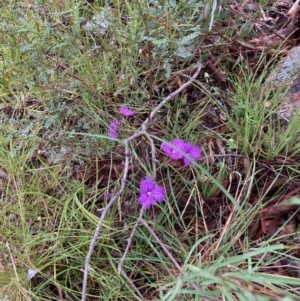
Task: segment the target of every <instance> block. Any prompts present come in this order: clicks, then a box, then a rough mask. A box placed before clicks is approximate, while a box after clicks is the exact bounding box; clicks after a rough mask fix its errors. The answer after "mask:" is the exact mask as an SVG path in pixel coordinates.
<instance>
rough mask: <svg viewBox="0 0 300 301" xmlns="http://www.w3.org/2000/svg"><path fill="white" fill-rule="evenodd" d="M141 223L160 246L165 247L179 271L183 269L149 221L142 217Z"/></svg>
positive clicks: (164, 249)
mask: <svg viewBox="0 0 300 301" xmlns="http://www.w3.org/2000/svg"><path fill="white" fill-rule="evenodd" d="M141 224H142V225H143V226H144V227H145V228H146V229H147V230H148V231H149V232H150V234H151V235H152V236H153V238H154V239H155V240H156V241H157V242H158V244H159V245H160V247H161V248H162V249H163V251H164V252H165V253H166V255H167V256H168V257H169V259H170V260H171V261H172V262H173V264H174V265H175V266H176V268H177V269H178V270H179V271H181V266H180V265H179V263H178V262H177V261H176V260H175V258H174V257H173V255H172V254H171V253H170V252H169V250H168V249H167V248H166V246H165V245H164V244H163V242H162V241H161V240H160V239H159V237H158V236H157V235H156V234H155V233H154V231H153V230H152V229H151V227H150V226H149V225H148V223H147V222H146V221H145V220H144V219H143V218H141Z"/></svg>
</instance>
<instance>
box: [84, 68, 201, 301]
mask: <svg viewBox="0 0 300 301" xmlns="http://www.w3.org/2000/svg"><path fill="white" fill-rule="evenodd" d="M196 66H197V67H198V68H197V70H196V72H195V74H194V75H193V77H191V78H190V80H188V81H187V82H186V83H185V84H183V85H182V86H181V87H180V88H179V89H177V90H176V91H174V92H173V93H171V94H170V95H168V96H167V97H166V98H165V99H164V100H163V101H162V102H161V103H160V104H159V105H157V106H156V107H155V108H154V109H153V111H152V112H151V114H150V116H149V117H148V118H147V119H146V120H145V121H144V122H143V123H142V125H141V127H140V128H139V129H138V130H137V131H136V132H135V134H133V135H132V136H130V137H129V138H127V139H125V140H123V143H124V149H125V166H124V173H123V177H122V179H121V187H120V189H119V191H118V192H117V193H115V194H114V195H113V196H112V198H111V200H110V201H109V202H108V204H107V205H106V206H105V208H103V210H102V214H101V217H100V219H99V221H98V224H97V227H96V229H95V232H94V235H93V238H92V240H91V243H90V247H89V251H88V254H87V256H86V259H85V266H84V276H83V283H82V293H81V301H85V300H86V290H87V280H88V273H89V265H90V260H91V257H92V254H93V251H94V248H95V245H96V241H97V238H98V236H99V234H100V231H101V229H102V224H103V222H104V219H105V217H106V215H107V213H108V211H109V209H110V208H111V206H112V205H113V204H114V203H115V201H116V200H117V199H118V198H119V197H120V195H121V194H122V192H123V191H124V189H125V185H126V181H127V176H128V170H129V158H130V156H128V154H129V152H130V150H129V143H130V142H131V141H133V140H135V139H136V138H138V137H140V136H143V135H144V136H146V138H147V139H148V140H149V141H150V145H151V153H152V168H153V172H155V173H156V158H155V147H154V143H153V140H152V139H151V138H150V136H149V134H148V133H147V125H148V124H149V122H150V121H151V120H152V119H153V118H154V116H155V115H156V113H157V112H158V111H159V110H160V109H161V108H162V107H163V106H165V105H166V104H167V103H168V102H169V101H170V100H171V99H173V98H174V97H175V96H177V95H178V94H179V93H180V92H182V91H183V90H184V89H186V88H187V87H188V86H189V85H191V84H192V82H193V81H194V80H195V79H196V78H197V77H198V75H199V73H200V71H201V68H202V65H201V63H197V65H196ZM155 176H156V175H154V178H155ZM136 227H137V226H136ZM124 258H125V257H124ZM123 276H124V275H123ZM135 290H136V289H135ZM139 295H140V294H139Z"/></svg>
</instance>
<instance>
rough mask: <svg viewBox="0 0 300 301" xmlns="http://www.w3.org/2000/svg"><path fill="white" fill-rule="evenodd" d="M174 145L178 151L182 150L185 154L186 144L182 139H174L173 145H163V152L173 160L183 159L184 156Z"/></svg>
mask: <svg viewBox="0 0 300 301" xmlns="http://www.w3.org/2000/svg"><path fill="white" fill-rule="evenodd" d="M172 145H173V146H175V148H178V149H180V150H182V151H183V152H185V142H184V141H183V140H180V139H174V140H173V141H172V142H171V144H167V143H163V144H162V145H161V148H162V150H163V151H164V152H165V153H166V154H167V155H169V156H170V157H171V158H172V159H174V160H179V159H182V158H183V155H182V154H181V153H179V152H178V151H177V150H176V149H175V148H174V147H173V146H172Z"/></svg>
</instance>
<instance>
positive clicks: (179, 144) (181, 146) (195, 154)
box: [161, 139, 202, 166]
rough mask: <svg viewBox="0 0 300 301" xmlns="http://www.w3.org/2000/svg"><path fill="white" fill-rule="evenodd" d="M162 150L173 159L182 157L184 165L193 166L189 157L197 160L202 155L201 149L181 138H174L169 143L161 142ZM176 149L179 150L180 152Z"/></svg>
mask: <svg viewBox="0 0 300 301" xmlns="http://www.w3.org/2000/svg"><path fill="white" fill-rule="evenodd" d="M161 148H162V150H163V151H164V152H165V153H166V154H167V155H169V156H170V157H171V158H172V159H174V160H179V159H183V163H184V165H189V166H193V163H192V162H191V159H193V160H197V159H200V158H201V157H202V154H201V149H200V147H199V146H197V145H193V144H191V143H190V142H186V141H184V140H181V139H174V140H173V141H172V142H171V143H168V144H167V143H162V145H161ZM176 149H178V150H181V151H182V153H183V154H181V153H180V152H179V151H177V150H176Z"/></svg>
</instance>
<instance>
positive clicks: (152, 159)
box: [144, 132, 157, 181]
mask: <svg viewBox="0 0 300 301" xmlns="http://www.w3.org/2000/svg"><path fill="white" fill-rule="evenodd" d="M144 135H145V136H146V137H147V139H148V141H149V142H150V147H151V161H152V175H153V176H152V178H153V180H154V181H155V179H156V161H157V160H156V150H155V145H154V141H153V139H152V138H151V137H150V135H149V134H148V133H146V132H145V133H144Z"/></svg>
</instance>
